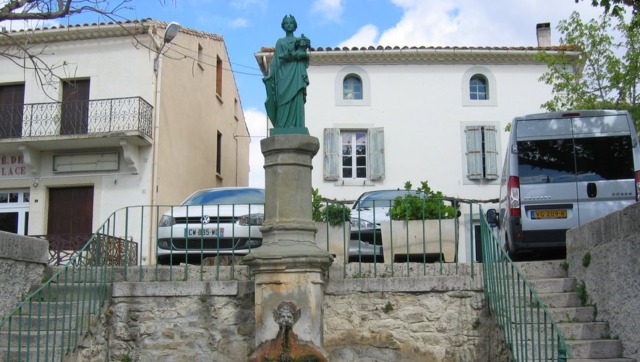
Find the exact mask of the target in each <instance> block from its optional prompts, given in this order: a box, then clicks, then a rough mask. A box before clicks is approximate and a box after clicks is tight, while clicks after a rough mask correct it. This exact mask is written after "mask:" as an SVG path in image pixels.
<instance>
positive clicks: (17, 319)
mask: <svg viewBox="0 0 640 362" xmlns="http://www.w3.org/2000/svg"><path fill="white" fill-rule="evenodd" d="M447 200H448V201H450V202H451V203H452V205H454V206H455V209H457V210H459V213H458V215H457V217H454V218H453V219H449V220H445V219H441V220H435V221H434V222H435V224H436V228H435V229H433V230H429V229H428V228H427V227H426V223H425V222H423V221H417V225H418V232H417V235H419V236H418V239H421V240H419V241H418V242H417V243H416V242H415V240H414V239H412V238H413V236H410V235H409V232H410V230H409V229H408V228H407V230H402V229H401V228H400V227H399V226H397V225H395V224H390V226H389V230H387V229H386V227H384V228H382V227H381V229H380V230H379V233H378V232H376V233H373V234H372V238H373V240H372V242H371V243H366V242H363V241H361V240H359V239H358V240H352V239H353V238H354V237H356V238H358V237H359V236H361V235H362V231H363V230H362V229H359V228H353V227H351V224H350V223H349V222H343V223H342V224H341V225H340V226H339V228H341V229H342V230H341V233H342V237H338V238H330V237H329V236H328V235H329V234H328V233H327V236H326V238H327V239H326V242H325V243H324V244H323V245H322V246H321V247H327V250H328V251H329V252H331V253H332V254H336V255H342V260H341V263H342V267H343V273H344V277H354V275H358V272H357V270H360V268H363V266H365V265H366V264H367V263H369V264H370V265H369V266H367V270H369V271H370V270H373V273H372V274H373V275H371V274H368V275H367V276H368V277H381V276H389V275H391V276H403V275H404V274H402V275H394V273H396V272H395V268H394V265H396V264H397V265H401V266H402V265H406V266H407V268H406V270H407V274H406V276H409V269H412V270H414V273H415V271H417V270H419V269H420V271H419V273H422V274H424V275H427V274H428V273H440V274H442V273H444V271H445V269H446V271H447V272H449V273H450V272H451V271H452V270H454V272H457V270H458V267H459V266H460V260H463V261H464V262H465V264H470V265H471V276H472V277H473V276H475V274H476V273H477V271H476V272H474V269H475V268H474V265H476V264H475V263H476V259H475V258H476V254H477V253H479V251H476V250H475V248H474V246H475V243H474V242H465V240H475V237H474V235H475V233H476V230H477V229H476V225H474V221H475V222H476V223H477V221H478V218H479V216H478V212H479V211H480V208H479V206H478V204H479V202H477V201H470V200H459V199H447ZM327 204H328V203H327ZM261 206H262V205H256V208H255V209H251V208H250V209H249V210H257V211H256V212H262V210H261ZM197 207H199V206H193V208H197ZM174 208H175V206H132V207H126V208H123V209H120V210H117V211H115V212H114V213H113V214H111V215H110V216H109V218H108V219H107V220H106V221H105V222H104V223H103V224H102V225H101V226H100V228H99V229H98V230H97V231H96V232H95V233H94V234H93V235H92V236H91V238H90V240H89V241H88V242H87V243H86V245H84V246H83V247H82V248H81V249H79V250H71V251H70V252H69V258H65V262H66V265H63V266H56V267H54V268H52V270H53V271H54V272H53V275H52V276H51V277H50V278H49V279H48V280H46V281H44V282H43V283H42V285H40V286H38V287H37V288H34V289H33V290H32V291H31V292H30V294H28V295H26V296H25V297H24V298H23V300H22V301H21V302H20V303H19V304H18V306H17V307H15V308H14V309H13V311H12V312H11V313H10V314H9V315H8V316H7V317H5V318H4V319H3V320H2V321H0V360H3V357H4V360H6V361H62V360H63V358H65V356H66V355H67V354H69V353H73V352H74V351H75V350H76V348H77V346H78V344H79V343H80V342H81V341H82V339H83V338H84V337H85V336H86V335H87V334H88V333H89V332H90V330H91V328H93V327H94V326H96V323H99V322H100V321H102V320H104V317H105V316H104V315H103V309H104V307H105V306H106V305H108V303H109V300H110V298H111V286H112V284H113V282H114V281H150V282H153V281H186V280H204V279H207V280H211V279H214V280H235V279H241V278H251V277H252V276H251V273H250V271H248V270H247V268H246V267H244V266H243V268H240V267H239V266H238V263H239V262H240V259H239V258H236V256H242V255H244V254H235V253H234V251H233V250H232V251H231V252H230V254H229V253H227V255H228V256H229V258H227V259H226V260H223V259H224V258H220V260H219V259H218V258H215V257H214V259H213V260H214V262H213V264H211V263H208V264H206V265H205V262H204V261H206V260H207V259H206V257H207V256H208V255H211V254H214V255H220V245H221V241H220V240H218V239H214V244H213V245H214V249H211V245H212V244H211V239H209V240H205V238H204V237H202V236H199V237H198V236H194V237H192V238H191V239H188V240H187V241H186V242H185V244H184V245H185V247H186V248H187V251H192V252H194V254H193V255H196V256H198V258H196V259H198V262H196V263H194V264H187V263H184V264H179V265H173V263H170V265H167V266H160V265H157V264H156V261H155V260H153V259H148V258H154V255H157V253H158V250H159V249H158V245H157V244H158V243H156V241H155V240H156V239H157V237H158V235H159V226H158V225H159V221H160V219H161V217H162V215H163V214H166V215H174ZM251 212H253V211H251ZM251 212H250V214H251ZM344 212H345V220H346V211H344ZM351 212H352V213H351V215H350V216H351V217H354V216H358V215H357V212H354V211H353V210H351ZM407 221H408V220H400V221H399V223H400V224H402V223H406V224H408V223H407ZM449 221H451V222H452V223H453V236H452V237H444V234H445V232H444V231H445V227H443V224H444V223H445V222H449ZM218 222H219V221H218ZM326 227H327V228H328V227H329V226H326ZM255 230H259V227H256V229H255ZM237 232H238V231H237V230H235V229H234V227H232V228H231V230H225V234H226V235H227V236H231V237H233V236H234V235H236V233H237ZM180 234H181V235H175V237H177V238H180V237H182V238H184V236H185V234H184V233H180ZM394 234H397V235H394ZM428 234H434V235H433V236H434V238H433V240H435V242H433V243H431V244H428V243H427V242H425V241H424V240H426V238H427V236H428ZM461 234H463V235H465V236H462V237H461ZM173 236H174V235H173V234H172V235H171V237H173ZM386 238H389V239H388V240H387V239H386ZM380 239H382V240H380ZM385 240H386V241H385ZM190 241H191V242H190ZM205 242H207V243H209V244H208V245H209V249H208V250H205V247H204V246H205V245H207V244H205ZM317 242H318V244H321V242H320V241H317ZM354 242H355V243H354ZM171 243H173V240H172V241H171ZM447 243H449V244H450V245H451V248H453V254H452V255H453V258H451V260H449V259H447V260H445V258H444V255H445V254H446V253H448V251H446V250H448V249H447V247H448V246H447ZM462 245H466V246H465V248H464V249H463V248H462ZM376 246H377V247H378V248H376ZM192 247H194V248H195V249H190V248H192ZM379 247H382V250H381V249H380V248H379ZM385 248H386V249H387V250H384V249H385ZM184 252H185V250H175V251H171V254H169V260H170V261H174V260H177V259H179V257H181V256H182V257H184ZM429 255H437V257H436V258H435V259H433V258H432V259H430V258H429V257H427V256H429ZM189 262H190V263H191V259H189ZM209 262H211V260H210V259H209ZM410 263H411V268H410V267H409V264H410ZM154 264H155V265H154ZM354 264H355V265H354ZM144 265H147V266H144ZM148 265H152V266H151V267H150V266H148ZM417 265H422V268H419V267H418V266H417ZM348 266H349V267H350V270H351V273H350V274H347V272H346V269H347V267H348ZM465 268H466V267H465ZM354 269H355V272H354ZM398 270H402V271H401V272H400V271H399V272H397V273H396V274H400V273H404V269H402V268H400V269H398ZM428 270H429V271H428ZM466 270H468V268H467V269H466ZM414 276H415V274H414Z"/></svg>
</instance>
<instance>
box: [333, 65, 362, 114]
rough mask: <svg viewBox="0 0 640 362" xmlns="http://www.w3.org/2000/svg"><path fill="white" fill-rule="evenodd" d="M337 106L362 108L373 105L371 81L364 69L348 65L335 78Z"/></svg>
mask: <svg viewBox="0 0 640 362" xmlns="http://www.w3.org/2000/svg"><path fill="white" fill-rule="evenodd" d="M334 90H335V94H334V96H335V102H336V106H349V107H361V106H370V105H371V81H370V80H369V75H368V73H367V72H366V71H365V70H364V68H361V67H358V66H355V65H348V66H345V67H343V68H342V69H340V70H339V71H338V73H337V74H336V77H335V78H334Z"/></svg>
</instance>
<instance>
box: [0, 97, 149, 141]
mask: <svg viewBox="0 0 640 362" xmlns="http://www.w3.org/2000/svg"><path fill="white" fill-rule="evenodd" d="M152 119H153V107H152V106H151V105H150V104H149V103H148V102H147V101H145V100H144V99H142V98H141V97H130V98H110V99H97V100H87V101H65V102H52V103H32V104H15V105H0V139H9V138H19V139H21V140H24V139H33V140H37V139H39V138H45V137H46V138H51V137H56V136H68V135H74V136H76V135H87V136H89V137H91V136H97V135H100V136H104V135H105V134H106V135H109V134H112V133H124V134H129V135H131V134H135V135H139V136H142V137H145V138H148V139H151V137H152V133H151V132H152Z"/></svg>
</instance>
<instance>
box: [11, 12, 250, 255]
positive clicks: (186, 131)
mask: <svg viewBox="0 0 640 362" xmlns="http://www.w3.org/2000/svg"><path fill="white" fill-rule="evenodd" d="M176 31H177V33H176ZM172 32H173V34H171V33H172ZM165 33H168V34H166V35H169V34H170V35H175V37H173V38H172V37H166V36H165ZM15 44H23V45H24V48H21V47H17V46H15ZM25 48H29V51H30V53H31V54H32V55H36V56H37V57H38V59H39V61H41V62H40V63H39V64H40V66H41V67H44V65H46V66H47V67H48V69H47V68H41V69H40V71H39V72H35V71H34V70H33V69H32V63H30V61H29V58H28V57H26V56H25V53H24V49H25ZM0 52H2V53H3V54H11V55H14V56H15V58H14V59H13V60H16V61H15V62H14V61H12V60H11V59H10V58H9V57H0V229H1V230H5V231H10V232H14V233H18V234H26V235H39V236H42V237H45V238H47V239H49V240H50V241H51V236H52V235H56V238H58V239H60V238H62V239H63V242H67V243H69V242H71V243H76V242H80V243H84V242H86V241H87V238H88V237H87V235H88V234H90V233H92V232H94V231H95V230H96V229H97V228H98V227H99V226H100V225H101V224H102V223H103V222H105V220H107V218H108V217H109V216H110V215H111V214H112V213H113V212H114V211H116V210H118V209H121V208H123V207H126V206H133V205H172V204H178V203H180V202H181V201H182V200H183V199H184V198H185V197H186V196H188V195H189V194H191V193H192V192H193V191H195V190H197V189H201V188H207V187H218V186H246V185H247V184H248V174H249V162H248V160H249V138H248V137H247V136H248V129H247V126H246V124H245V120H244V115H243V113H242V108H241V104H240V98H239V95H238V91H237V88H236V83H235V80H234V78H233V73H232V72H231V66H230V62H229V59H228V55H227V51H226V47H225V44H224V41H223V39H222V37H221V36H219V35H215V34H210V33H205V32H201V31H198V30H194V29H187V28H183V27H180V28H178V27H176V26H175V25H174V26H173V28H172V27H171V25H169V24H166V23H164V22H159V21H154V20H142V21H128V22H122V23H108V24H84V25H78V26H68V27H65V26H60V27H52V28H44V29H34V30H27V31H19V32H18V31H14V32H8V33H5V34H3V36H1V37H0ZM149 220H150V219H149ZM149 220H147V221H146V223H147V226H145V227H146V228H148V229H151V230H152V226H150V225H149V223H150V221H149ZM151 224H153V222H151ZM138 227H139V226H138ZM74 235H75V236H74ZM77 235H81V237H79V238H78V237H77ZM133 235H135V233H134V232H131V233H130V235H126V236H127V238H129V239H133V240H134V241H136V242H144V244H143V245H144V246H143V247H141V249H142V250H139V252H140V257H141V258H140V261H141V262H143V263H144V262H145V261H149V260H154V259H153V253H154V243H153V242H149V240H144V241H142V240H137V239H138V238H136V237H135V236H133ZM80 245H82V244H80Z"/></svg>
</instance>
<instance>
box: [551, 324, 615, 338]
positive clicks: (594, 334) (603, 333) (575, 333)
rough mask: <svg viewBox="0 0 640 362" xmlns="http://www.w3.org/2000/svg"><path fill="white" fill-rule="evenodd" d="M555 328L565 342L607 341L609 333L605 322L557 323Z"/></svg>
mask: <svg viewBox="0 0 640 362" xmlns="http://www.w3.org/2000/svg"><path fill="white" fill-rule="evenodd" d="M557 326H558V328H559V329H560V330H561V331H562V334H563V335H564V338H565V339H567V340H583V339H608V338H610V333H611V332H610V330H609V323H607V322H591V323H558V324H557Z"/></svg>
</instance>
